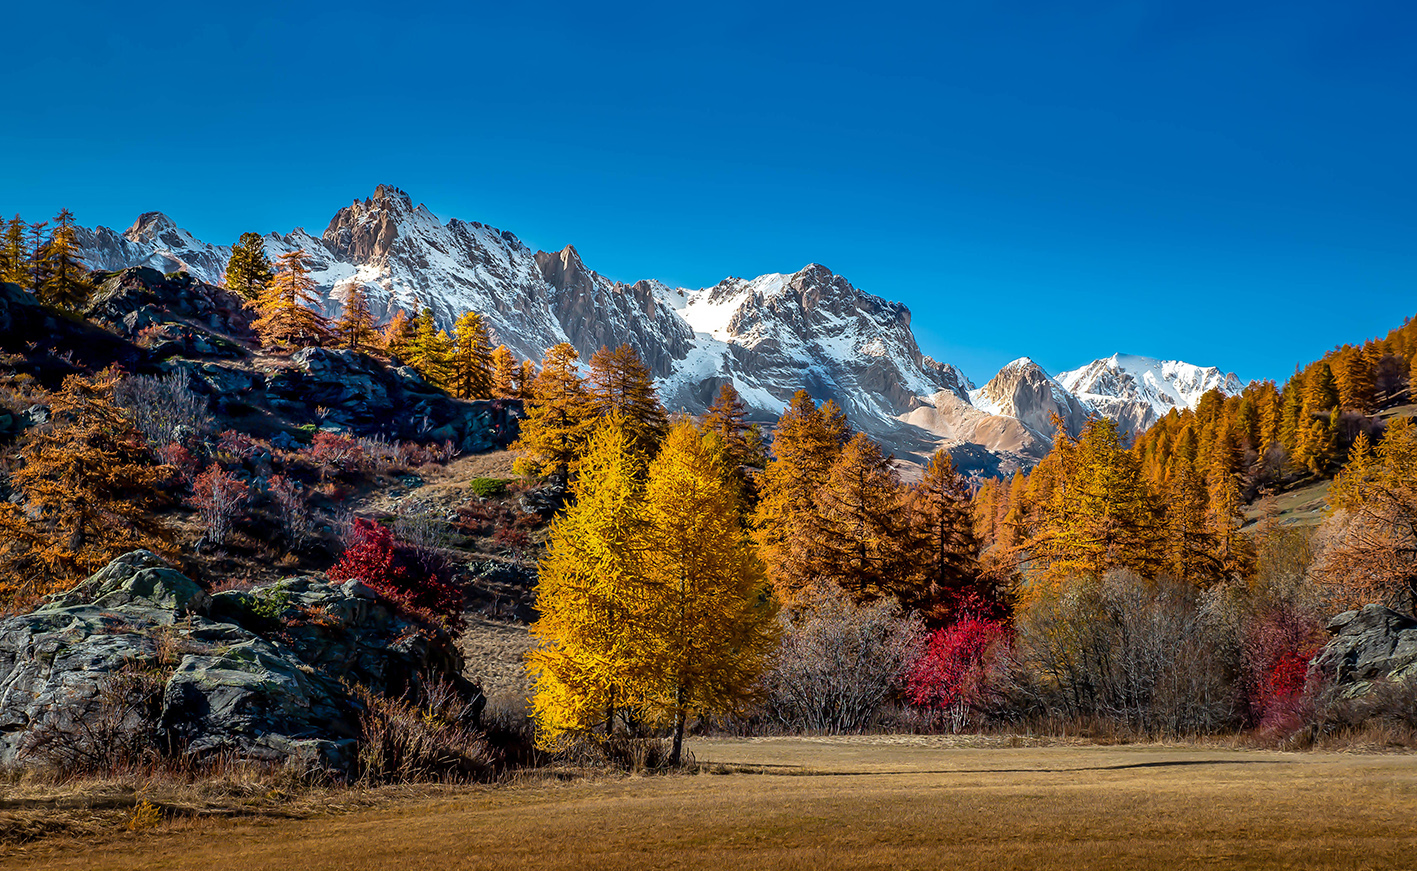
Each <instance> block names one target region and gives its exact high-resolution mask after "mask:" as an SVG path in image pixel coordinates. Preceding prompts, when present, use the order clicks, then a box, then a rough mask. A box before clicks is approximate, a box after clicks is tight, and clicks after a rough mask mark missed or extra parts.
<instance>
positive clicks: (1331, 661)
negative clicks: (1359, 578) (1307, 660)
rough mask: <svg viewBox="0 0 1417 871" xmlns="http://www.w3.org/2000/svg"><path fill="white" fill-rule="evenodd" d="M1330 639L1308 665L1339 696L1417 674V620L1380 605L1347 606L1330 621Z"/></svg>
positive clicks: (1356, 692) (1359, 692)
mask: <svg viewBox="0 0 1417 871" xmlns="http://www.w3.org/2000/svg"><path fill="white" fill-rule="evenodd" d="M1328 634H1329V636H1330V637H1329V641H1328V643H1327V644H1326V645H1324V648H1323V650H1321V651H1320V652H1319V654H1318V656H1316V657H1314V660H1313V662H1312V663H1311V664H1310V666H1309V669H1310V673H1311V674H1317V675H1322V676H1323V678H1324V679H1325V680H1327V681H1331V682H1332V684H1333V686H1334V687H1335V688H1336V689H1337V690H1338V691H1339V694H1340V695H1344V696H1354V695H1361V694H1362V693H1364V692H1366V691H1367V689H1368V688H1369V687H1370V686H1372V685H1373V684H1374V683H1375V682H1378V681H1384V680H1393V681H1408V680H1411V679H1413V678H1414V677H1417V620H1413V619H1412V618H1411V617H1407V616H1405V615H1403V614H1399V613H1397V612H1396V611H1393V610H1391V609H1389V608H1385V607H1383V606H1382V605H1365V606H1364V607H1363V608H1361V609H1360V610H1357V611H1345V612H1343V613H1342V614H1339V615H1338V616H1337V617H1334V618H1333V619H1332V620H1330V621H1329V623H1328Z"/></svg>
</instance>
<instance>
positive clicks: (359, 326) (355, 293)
mask: <svg viewBox="0 0 1417 871" xmlns="http://www.w3.org/2000/svg"><path fill="white" fill-rule="evenodd" d="M333 332H334V337H335V342H336V343H337V344H338V345H339V346H340V347H341V348H348V349H349V350H351V351H368V350H370V349H372V348H374V347H376V346H377V343H378V339H379V334H378V332H377V331H375V329H374V315H373V313H372V312H371V311H370V309H369V299H368V297H366V296H365V295H364V288H363V286H362V285H361V284H360V283H359V282H358V281H351V282H349V283H348V284H346V285H345V289H344V311H342V312H340V316H339V320H338V321H336V322H335V325H334V329H333Z"/></svg>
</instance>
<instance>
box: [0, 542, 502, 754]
mask: <svg viewBox="0 0 1417 871" xmlns="http://www.w3.org/2000/svg"><path fill="white" fill-rule="evenodd" d="M462 664H463V663H462V657H461V654H460V653H459V652H458V650H457V647H456V646H455V645H454V643H453V641H452V639H451V638H450V637H449V636H448V634H447V633H446V632H445V631H443V630H442V629H441V628H439V627H436V626H429V625H426V624H424V623H421V622H419V621H416V620H414V619H412V618H410V617H408V616H406V615H405V614H403V613H402V612H400V611H398V610H397V609H396V608H395V607H393V606H392V605H391V604H390V603H388V602H387V601H385V600H383V599H381V598H379V597H378V595H377V594H375V593H374V592H373V591H372V590H370V589H368V588H367V587H365V586H364V585H363V584H359V583H357V582H350V583H346V584H343V585H334V584H329V583H324V582H321V581H317V580H311V579H306V578H294V579H289V580H286V581H282V582H280V583H279V584H276V585H272V586H270V587H265V588H256V589H253V590H250V591H240V592H238V591H228V592H223V593H218V594H216V595H209V594H208V593H207V592H206V591H204V590H203V589H202V588H201V587H200V586H198V585H197V584H196V583H194V582H193V581H192V580H190V579H189V578H187V577H186V576H184V575H182V574H181V573H180V572H177V571H174V570H173V569H171V568H169V567H168V566H166V565H165V564H164V563H163V562H162V561H161V560H160V559H158V558H157V557H156V556H154V555H153V554H151V553H148V552H146V551H135V552H133V553H130V554H126V555H124V556H122V557H119V558H118V559H116V560H114V561H113V562H112V563H110V564H109V565H108V566H107V567H105V568H104V569H103V570H101V571H100V572H98V573H97V574H95V575H94V576H93V577H91V578H89V579H88V580H86V581H84V582H83V583H82V584H80V585H79V586H77V587H75V588H74V589H72V590H69V591H67V592H65V593H62V594H60V595H56V596H53V597H51V598H50V599H48V600H47V601H46V602H44V603H43V604H42V605H41V606H40V607H38V608H36V609H35V610H34V611H33V612H32V613H29V614H25V615H20V616H16V617H10V618H7V619H5V620H0V761H5V762H16V761H18V762H25V761H27V760H29V759H33V758H38V757H40V756H41V754H40V751H41V750H43V749H44V748H53V747H54V746H56V745H61V746H66V742H67V744H74V743H81V742H83V741H85V740H93V733H92V732H90V731H87V730H86V728H85V726H84V724H87V723H93V722H99V721H106V720H108V719H112V716H111V715H112V713H113V712H112V711H111V710H108V709H107V707H111V706H112V704H113V703H112V699H111V695H112V693H111V689H112V686H113V683H114V681H115V680H117V679H119V678H121V677H123V676H129V675H135V674H138V675H143V676H145V678H146V679H149V680H155V681H159V682H160V692H159V693H158V694H157V695H158V697H159V699H160V703H159V704H157V705H156V709H155V710H154V711H153V712H152V716H151V718H150V719H148V720H143V719H142V718H138V719H136V720H133V721H132V722H131V723H130V724H129V726H128V728H130V729H132V730H146V731H147V732H148V733H150V737H151V738H152V743H153V744H154V745H155V746H157V747H159V748H160V749H161V750H163V751H164V752H169V753H186V754H192V755H194V756H198V757H201V756H206V755H209V754H216V753H222V754H230V755H233V756H235V757H237V758H245V759H256V760H264V761H283V760H287V759H294V760H297V761H298V763H299V764H301V765H305V766H311V767H318V768H323V769H329V770H334V771H347V770H348V768H349V766H350V765H351V763H352V762H353V760H354V758H355V739H356V738H357V736H358V728H359V716H358V713H359V709H358V705H357V703H356V702H355V700H354V698H353V697H352V695H351V690H350V687H351V686H352V685H353V684H360V685H363V686H365V687H368V688H369V689H371V690H374V691H376V692H382V693H389V694H394V695H398V694H401V693H403V692H405V691H410V690H413V689H416V688H417V687H418V686H419V685H420V683H421V682H423V681H427V680H445V681H449V682H452V683H454V684H455V685H456V686H458V688H459V689H460V690H461V691H462V692H463V693H464V694H465V695H467V696H468V697H470V698H477V697H478V696H480V692H479V690H478V689H477V687H475V686H473V685H472V684H470V683H469V682H467V681H466V680H465V679H464V678H462V676H461V671H462ZM106 706H107V707H106Z"/></svg>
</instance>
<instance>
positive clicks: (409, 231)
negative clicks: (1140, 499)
mask: <svg viewBox="0 0 1417 871" xmlns="http://www.w3.org/2000/svg"><path fill="white" fill-rule="evenodd" d="M414 202H415V201H414V200H413V198H412V197H410V196H409V195H408V194H407V193H406V192H404V191H403V190H401V189H399V188H397V187H394V186H393V185H387V184H381V185H378V186H377V187H376V188H375V189H374V192H373V195H372V196H370V197H368V198H366V199H355V200H352V201H350V203H349V205H346V206H344V207H343V208H341V209H339V210H338V211H337V212H336V213H335V214H334V216H333V217H332V218H331V219H330V221H329V223H328V225H327V226H326V227H325V230H324V231H323V232H322V233H320V234H319V235H318V236H315V235H312V234H310V233H307V232H306V231H305V230H303V229H298V228H297V229H295V230H293V231H291V232H289V233H285V234H280V233H268V234H267V235H265V236H264V237H263V239H264V242H265V246H266V252H267V254H268V255H270V256H271V257H272V258H273V259H274V258H276V257H279V256H281V255H282V254H285V253H287V252H289V251H293V250H295V249H297V248H299V249H303V250H304V251H305V252H306V254H307V256H308V266H309V268H310V274H311V278H312V279H314V281H315V282H316V284H317V286H318V287H319V288H320V293H321V294H322V296H323V298H324V301H323V307H324V309H325V311H326V313H327V314H331V315H335V314H338V312H339V311H340V308H341V305H342V300H343V299H345V298H346V297H347V295H348V292H349V290H350V288H352V287H359V288H361V289H362V290H363V291H364V294H365V297H366V299H367V300H368V302H369V305H370V308H371V309H372V311H373V314H374V316H375V317H376V318H378V319H380V320H382V319H385V318H387V317H389V316H390V315H391V314H392V313H393V312H394V311H395V310H396V309H402V310H404V311H412V310H414V308H415V307H417V308H422V307H425V306H426V307H428V308H430V309H432V311H433V314H434V317H435V319H436V320H437V322H438V323H439V325H440V326H442V327H444V328H451V327H452V326H453V324H454V323H455V322H456V320H457V318H458V317H459V316H461V315H462V314H463V313H464V312H467V311H476V312H478V313H480V314H482V316H483V317H484V318H485V319H486V322H487V325H488V328H489V330H490V331H491V333H492V336H493V339H494V341H496V342H500V343H504V344H506V345H507V346H508V347H509V348H510V349H511V350H512V351H513V352H515V353H516V354H517V355H518V356H521V357H523V358H531V359H536V358H539V357H541V356H542V355H543V354H544V353H545V351H546V349H548V348H550V347H551V346H553V345H555V344H557V343H559V342H570V343H572V344H573V345H574V346H575V347H576V349H577V350H578V351H579V352H580V353H581V355H582V358H583V359H588V358H589V357H590V355H592V354H593V353H594V352H595V351H596V350H597V349H599V348H600V347H601V346H602V345H609V346H612V347H613V346H616V345H619V344H621V343H628V344H629V345H631V346H632V347H633V348H634V349H635V350H636V351H637V352H638V353H639V355H640V357H641V358H642V359H643V360H644V361H645V363H646V365H647V366H649V368H650V370H651V371H652V372H653V373H654V375H655V377H656V379H657V381H658V385H659V390H660V396H661V398H662V399H663V400H664V402H665V404H666V405H667V406H668V407H669V408H671V409H674V410H679V409H684V410H687V411H690V412H699V411H702V410H704V409H705V408H706V407H707V406H708V404H709V403H710V402H711V401H712V400H713V398H714V396H715V395H716V394H717V392H718V389H719V387H720V386H721V385H723V384H725V383H731V384H733V385H734V386H735V387H736V388H737V390H738V392H739V393H740V394H741V395H742V397H743V399H744V402H745V403H746V404H747V405H748V406H749V408H751V409H752V414H753V417H754V418H756V419H758V420H771V419H773V418H775V417H776V416H777V414H778V413H780V412H781V410H782V407H783V405H784V404H785V403H786V402H787V401H788V400H789V399H790V397H791V396H792V394H793V393H794V392H795V391H797V390H799V389H803V390H806V391H807V392H808V393H810V394H811V395H812V396H813V397H815V398H816V399H818V400H824V399H828V398H830V399H834V400H836V402H837V403H838V404H839V405H841V406H842V408H843V409H844V410H845V411H846V413H847V415H848V417H849V418H850V420H851V422H852V424H853V425H854V426H857V427H859V428H861V429H863V430H865V431H867V432H868V433H870V434H871V435H872V436H874V437H876V438H877V439H880V440H881V441H883V442H885V443H887V444H888V445H889V446H890V447H891V449H892V450H895V451H896V452H898V453H899V454H907V455H908V454H915V455H916V456H918V457H923V456H927V455H928V453H929V452H930V451H932V450H933V449H934V448H935V447H937V446H939V445H941V444H947V445H951V446H958V444H959V442H960V441H961V440H968V441H972V442H973V443H975V444H977V445H984V446H987V448H988V450H990V451H995V452H997V457H1005V456H1006V455H1007V456H1010V457H1016V458H1017V457H1021V458H1023V459H1020V460H1019V462H1020V463H1026V462H1029V461H1031V460H1030V458H1031V459H1034V460H1036V458H1037V457H1040V456H1042V453H1043V452H1044V451H1045V450H1046V444H1047V441H1048V439H1049V438H1050V436H1051V433H1052V425H1051V423H1050V420H1049V418H1050V416H1051V415H1052V414H1054V413H1056V414H1060V415H1061V416H1062V417H1063V419H1064V420H1065V421H1066V422H1067V425H1068V427H1069V429H1070V430H1073V431H1076V430H1078V429H1080V428H1081V425H1082V422H1084V421H1085V420H1086V417H1087V415H1088V414H1089V413H1091V411H1092V410H1093V408H1097V409H1098V410H1100V411H1101V412H1102V413H1104V414H1126V413H1133V412H1134V411H1135V409H1136V408H1140V407H1142V406H1144V408H1145V410H1146V413H1147V414H1148V415H1154V411H1153V410H1152V409H1153V405H1152V403H1153V401H1154V402H1156V403H1161V402H1164V401H1168V400H1169V401H1170V402H1172V403H1173V404H1174V403H1178V402H1186V403H1191V402H1193V401H1194V400H1195V399H1197V398H1199V395H1200V393H1203V392H1204V390H1205V389H1208V388H1209V386H1211V385H1212V384H1214V383H1217V380H1218V383H1219V384H1220V385H1221V386H1222V387H1223V389H1226V390H1232V389H1233V390H1238V389H1239V384H1238V381H1237V380H1235V379H1234V376H1222V375H1221V374H1220V373H1219V371H1218V370H1215V369H1204V370H1203V369H1200V368H1199V367H1190V366H1188V365H1187V364H1182V363H1176V362H1161V361H1154V360H1150V359H1149V358H1143V357H1135V356H1128V355H1120V354H1119V355H1114V356H1113V357H1110V358H1108V359H1107V360H1102V361H1097V362H1096V363H1094V364H1091V365H1090V366H1089V367H1085V370H1086V371H1084V370H1078V371H1076V372H1072V373H1065V375H1067V376H1071V377H1072V378H1073V380H1072V381H1070V382H1069V383H1076V384H1077V385H1078V387H1077V389H1079V390H1088V391H1092V393H1089V394H1088V395H1089V396H1106V397H1112V398H1114V399H1116V400H1117V402H1118V403H1121V405H1119V406H1117V407H1118V408H1121V409H1122V410H1121V412H1118V411H1116V410H1115V409H1114V408H1113V406H1109V405H1106V404H1105V403H1102V402H1101V400H1098V399H1091V400H1089V401H1087V402H1082V401H1079V399H1078V398H1077V397H1075V396H1073V395H1072V393H1070V392H1069V390H1068V389H1064V386H1063V384H1062V383H1060V381H1059V380H1057V379H1054V378H1051V377H1049V375H1048V373H1047V372H1045V371H1043V369H1042V368H1041V367H1039V366H1038V364H1037V363H1035V362H1034V361H1033V360H1031V359H1029V358H1027V357H1021V358H1019V359H1018V360H1015V361H1013V362H1012V363H1010V364H1009V365H1008V366H1005V367H1004V368H1003V369H1002V370H1000V372H999V374H998V375H996V376H995V377H994V378H993V379H991V380H990V382H989V383H988V384H986V385H985V386H984V387H983V388H981V389H980V390H973V385H971V384H970V383H969V381H968V380H967V379H966V378H965V377H964V375H963V374H961V373H960V372H959V371H958V370H957V369H955V368H954V367H953V366H950V365H948V364H943V363H939V362H937V361H936V360H934V359H932V358H931V357H928V356H926V355H925V354H923V353H921V350H920V348H919V346H918V345H917V343H916V340H915V336H914V334H913V332H912V331H911V325H910V322H911V317H910V310H909V309H908V308H906V307H905V306H904V305H902V304H900V303H897V302H891V301H889V300H886V299H883V298H881V297H879V296H875V295H873V294H871V293H867V292H865V291H863V290H860V289H859V288H857V287H856V286H855V285H853V284H852V283H851V282H850V281H848V280H847V279H846V278H845V277H843V276H841V275H838V274H836V273H834V272H833V271H832V270H831V269H829V268H827V267H826V266H824V265H822V264H821V263H808V264H807V265H806V266H804V267H802V268H801V269H799V270H797V271H796V272H793V273H781V272H774V273H768V274H766V275H759V276H757V277H756V278H747V279H745V278H727V279H724V280H723V281H720V282H718V283H717V284H715V285H713V286H711V287H706V288H702V289H699V290H690V289H687V288H679V287H669V286H667V285H665V284H663V283H661V282H658V281H653V280H642V281H636V282H635V283H633V284H625V283H622V282H619V281H615V280H612V279H609V278H607V277H605V276H603V275H601V274H599V273H597V272H595V271H594V270H592V269H590V268H589V267H588V266H586V264H585V263H584V262H583V261H582V258H581V255H580V253H579V252H578V251H577V250H576V248H575V247H573V246H571V245H567V246H566V247H564V248H562V249H561V250H560V251H556V252H546V251H535V252H534V251H532V250H531V249H529V248H528V247H527V246H526V245H525V244H524V243H522V242H521V240H520V239H518V238H517V236H516V235H514V234H513V233H511V232H509V231H506V230H499V229H497V228H496V227H492V226H489V225H486V224H482V223H479V222H476V221H463V220H460V219H457V218H450V219H448V220H447V221H443V220H441V219H439V218H438V217H437V216H436V215H434V214H433V213H432V212H431V211H430V210H429V209H428V208H427V207H426V206H424V205H422V204H418V205H414ZM76 237H77V238H76V242H77V244H78V248H79V249H80V254H81V257H82V259H83V260H84V261H85V262H86V263H87V264H88V265H89V266H90V267H91V268H94V269H98V270H105V271H112V270H118V269H123V268H126V267H130V266H151V267H153V268H156V269H159V270H161V271H163V272H172V271H175V270H178V269H182V270H186V271H187V272H188V273H190V274H191V275H192V276H193V277H194V278H197V279H199V280H202V281H205V282H208V283H210V284H220V283H221V281H222V278H223V273H224V271H225V268H226V262H227V260H228V259H229V257H230V256H231V248H230V247H229V246H226V245H213V244H210V243H207V242H202V241H200V240H198V239H195V238H193V236H192V235H191V234H190V233H188V232H187V231H185V230H183V229H181V228H180V227H179V226H178V225H177V223H176V222H174V221H173V220H172V219H171V218H169V217H168V216H167V215H165V214H163V213H161V212H149V213H146V214H144V215H142V216H141V217H139V218H138V220H137V221H136V222H135V223H134V224H133V226H132V227H130V228H129V229H128V230H127V231H126V232H124V233H117V232H115V231H113V230H111V229H108V228H105V227H96V228H94V229H91V230H90V229H86V228H76ZM229 241H234V240H229ZM1132 397H1137V398H1132ZM971 401H973V403H974V404H973V405H971V404H970V403H971ZM1138 402H1140V403H1142V405H1137V403H1138ZM1127 403H1131V404H1127ZM1109 409H1112V410H1109ZM1129 410H1130V411H1129ZM1129 425H1131V424H1129ZM1138 431H1139V430H1138ZM971 450H974V451H976V452H977V451H978V448H972V449H971ZM997 467H998V463H997V459H996V462H995V468H996V469H997Z"/></svg>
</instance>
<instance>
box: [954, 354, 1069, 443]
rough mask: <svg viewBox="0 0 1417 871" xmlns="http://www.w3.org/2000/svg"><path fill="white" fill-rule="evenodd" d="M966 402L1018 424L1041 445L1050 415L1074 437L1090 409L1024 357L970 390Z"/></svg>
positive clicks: (1049, 429)
mask: <svg viewBox="0 0 1417 871" xmlns="http://www.w3.org/2000/svg"><path fill="white" fill-rule="evenodd" d="M969 400H970V402H972V403H973V404H974V406H975V407H976V408H978V409H980V410H981V411H985V412H987V413H989V414H993V415H1001V416H1003V417H1010V418H1013V419H1015V420H1017V421H1019V422H1020V423H1022V424H1023V425H1024V426H1026V427H1028V429H1029V431H1030V432H1032V433H1033V434H1034V435H1035V436H1037V437H1038V438H1040V439H1042V440H1043V441H1044V442H1048V441H1051V440H1052V434H1053V416H1054V415H1057V416H1058V417H1060V418H1062V420H1063V424H1064V426H1065V428H1066V429H1067V431H1068V434H1069V435H1077V434H1078V433H1079V432H1081V431H1082V427H1083V424H1085V423H1086V422H1087V419H1088V417H1089V416H1090V414H1091V409H1089V408H1088V407H1087V406H1086V405H1084V404H1083V403H1082V402H1080V401H1078V398H1077V397H1076V396H1074V395H1073V394H1072V393H1070V392H1068V391H1067V390H1066V389H1065V388H1064V387H1063V386H1062V385H1061V384H1059V383H1058V382H1057V381H1055V380H1053V379H1052V378H1051V377H1049V375H1048V373H1047V372H1045V371H1043V367H1042V366H1039V365H1038V364H1037V363H1035V362H1033V361H1032V360H1030V359H1029V358H1027V357H1020V358H1019V359H1017V360H1015V361H1013V362H1012V363H1010V364H1008V365H1007V366H1005V367H1004V368H1002V369H1000V370H999V374H997V375H995V376H994V377H993V378H992V379H991V380H990V381H989V383H988V384H985V385H984V386H983V387H981V388H979V389H978V390H975V391H972V392H971V393H970V394H969Z"/></svg>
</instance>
